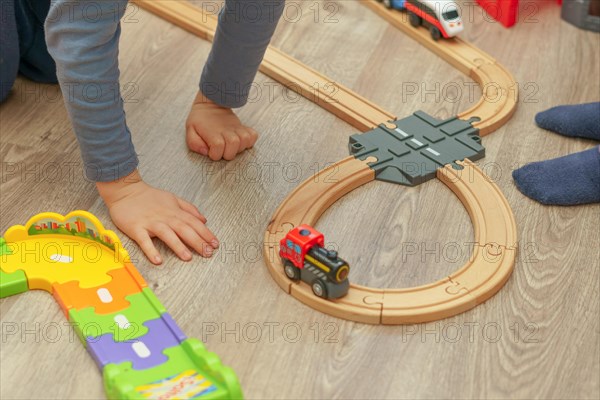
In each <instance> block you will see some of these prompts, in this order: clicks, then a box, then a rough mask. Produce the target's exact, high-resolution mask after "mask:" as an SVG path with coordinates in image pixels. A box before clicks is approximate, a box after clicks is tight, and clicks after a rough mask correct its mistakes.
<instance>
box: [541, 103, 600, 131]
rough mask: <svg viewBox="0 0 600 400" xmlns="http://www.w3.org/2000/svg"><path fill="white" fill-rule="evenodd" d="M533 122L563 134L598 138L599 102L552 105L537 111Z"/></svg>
mask: <svg viewBox="0 0 600 400" xmlns="http://www.w3.org/2000/svg"><path fill="white" fill-rule="evenodd" d="M535 122H536V123H537V124H538V126H539V127H540V128H544V129H547V130H549V131H554V132H556V133H559V134H561V135H564V136H574V137H582V138H587V139H595V140H600V103H588V104H577V105H571V106H559V107H554V108H551V109H549V110H546V111H543V112H541V113H538V114H537V115H536V116H535Z"/></svg>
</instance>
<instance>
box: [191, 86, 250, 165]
mask: <svg viewBox="0 0 600 400" xmlns="http://www.w3.org/2000/svg"><path fill="white" fill-rule="evenodd" d="M185 130H186V142H187V145H188V147H189V148H190V150H192V151H194V152H196V153H199V154H202V155H203V156H208V157H209V158H210V159H211V160H214V161H218V160H220V159H222V158H224V159H225V160H233V159H234V158H235V156H236V155H237V154H239V153H241V152H242V151H244V150H246V149H249V148H251V147H252V146H254V143H256V140H257V139H258V133H256V131H255V130H254V129H252V128H249V127H246V126H244V125H242V123H241V122H240V120H239V118H238V117H237V115H235V114H234V112H233V111H232V110H231V108H225V107H221V106H219V105H217V104H215V103H214V102H212V101H210V100H209V99H207V98H206V97H205V96H204V95H203V94H202V92H198V94H197V95H196V98H195V99H194V104H193V105H192V110H191V111H190V115H189V116H188V119H187V122H186V124H185Z"/></svg>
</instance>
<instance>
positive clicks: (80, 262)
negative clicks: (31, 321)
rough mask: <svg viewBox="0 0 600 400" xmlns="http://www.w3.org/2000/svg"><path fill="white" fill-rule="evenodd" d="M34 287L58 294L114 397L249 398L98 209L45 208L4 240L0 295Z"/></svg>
mask: <svg viewBox="0 0 600 400" xmlns="http://www.w3.org/2000/svg"><path fill="white" fill-rule="evenodd" d="M33 289H41V290H45V291H47V292H49V293H52V295H53V296H54V298H55V299H56V301H57V302H58V304H59V305H60V307H61V308H62V310H63V311H64V313H65V315H66V316H67V318H68V319H69V321H70V322H71V323H72V324H73V326H74V328H75V330H76V332H77V334H78V335H79V337H80V339H81V341H82V343H83V345H84V346H85V347H86V348H87V349H88V351H89V353H90V354H91V355H92V357H93V358H94V360H95V361H96V363H97V364H98V367H99V368H100V370H101V371H102V372H103V375H104V387H105V390H106V394H107V396H108V397H109V398H111V399H139V398H161V399H175V398H177V399H181V398H202V399H236V398H241V397H242V392H241V389H240V385H239V383H238V380H237V377H236V376H235V374H234V372H233V371H232V370H231V369H230V368H228V367H225V366H223V365H222V364H221V362H220V361H219V358H218V357H217V356H216V355H215V354H214V353H210V352H208V351H206V349H205V348H204V346H203V345H202V343H201V342H200V341H198V340H196V339H190V338H187V337H186V336H185V335H184V334H183V332H181V330H180V329H179V327H178V326H177V325H176V324H175V321H173V319H172V318H171V316H170V315H169V314H168V313H167V311H166V310H165V308H164V307H163V306H162V304H161V303H160V302H159V301H158V299H157V298H156V296H155V295H154V293H153V292H152V291H151V290H150V289H149V288H148V287H147V285H146V282H145V281H144V279H143V278H142V276H141V275H140V274H139V272H138V271H137V270H136V268H135V267H134V265H133V264H132V263H131V262H130V260H129V256H128V255H127V252H126V251H125V249H123V247H122V246H121V242H120V241H119V239H118V238H117V236H116V235H115V234H114V233H113V232H112V231H109V230H105V229H104V228H103V226H102V224H100V222H99V221H98V219H97V218H96V217H94V216H93V215H92V214H90V213H88V212H85V211H75V212H72V213H70V214H68V215H67V216H64V217H63V216H62V215H59V214H54V213H43V214H39V215H37V216H35V217H33V218H31V219H30V220H29V221H28V222H27V224H25V226H21V225H18V226H13V227H11V228H10V229H8V230H7V231H6V234H5V236H4V238H0V297H7V296H11V295H15V294H18V293H22V292H26V291H27V290H33Z"/></svg>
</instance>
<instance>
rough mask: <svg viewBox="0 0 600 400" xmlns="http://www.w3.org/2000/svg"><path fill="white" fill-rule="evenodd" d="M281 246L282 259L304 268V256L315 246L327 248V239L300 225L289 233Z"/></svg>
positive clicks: (311, 228) (319, 233)
mask: <svg viewBox="0 0 600 400" xmlns="http://www.w3.org/2000/svg"><path fill="white" fill-rule="evenodd" d="M279 244H280V247H279V248H280V250H279V255H280V256H281V257H282V258H285V259H288V260H290V261H291V262H292V263H293V264H294V265H295V266H296V267H298V268H304V256H306V253H307V252H308V250H310V249H311V248H312V247H313V246H315V245H317V246H320V247H325V237H324V236H323V234H322V233H321V232H319V231H317V230H316V229H314V228H313V227H311V226H308V225H300V226H298V227H297V228H295V229H292V230H291V231H289V232H288V234H287V235H286V236H285V237H284V238H283V239H281V241H280V242H279Z"/></svg>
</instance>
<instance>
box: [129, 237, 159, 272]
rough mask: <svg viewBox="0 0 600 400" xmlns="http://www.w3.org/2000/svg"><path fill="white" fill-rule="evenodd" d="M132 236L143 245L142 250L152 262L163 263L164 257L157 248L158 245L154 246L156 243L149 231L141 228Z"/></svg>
mask: <svg viewBox="0 0 600 400" xmlns="http://www.w3.org/2000/svg"><path fill="white" fill-rule="evenodd" d="M132 238H133V240H135V241H136V243H137V244H138V245H139V246H140V247H141V249H142V251H143V252H144V254H145V255H146V257H148V260H150V262H151V263H152V264H154V265H159V264H161V263H162V257H161V256H160V253H159V252H158V250H156V247H155V246H154V243H153V242H152V239H151V238H150V235H149V234H148V232H146V231H145V230H141V231H139V232H137V233H136V234H135V235H134V236H132Z"/></svg>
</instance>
